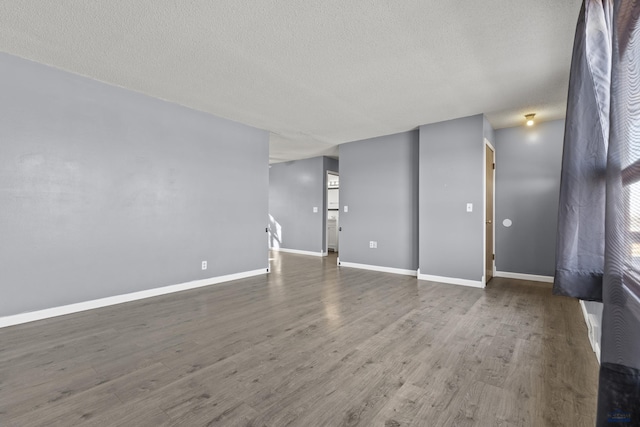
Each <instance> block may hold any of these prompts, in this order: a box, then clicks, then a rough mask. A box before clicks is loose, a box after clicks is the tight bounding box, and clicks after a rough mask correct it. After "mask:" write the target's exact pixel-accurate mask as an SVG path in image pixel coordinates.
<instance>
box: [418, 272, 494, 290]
mask: <svg viewBox="0 0 640 427" xmlns="http://www.w3.org/2000/svg"><path fill="white" fill-rule="evenodd" d="M418 280H427V281H429V282H438V283H446V284H448V285H460V286H469V287H472V288H480V289H484V287H485V285H484V283H483V282H482V280H469V279H458V278H455V277H445V276H434V275H431V274H418Z"/></svg>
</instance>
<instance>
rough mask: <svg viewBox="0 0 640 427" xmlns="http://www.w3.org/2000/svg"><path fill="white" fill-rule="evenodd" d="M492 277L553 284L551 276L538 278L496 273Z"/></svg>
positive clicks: (505, 272)
mask: <svg viewBox="0 0 640 427" xmlns="http://www.w3.org/2000/svg"><path fill="white" fill-rule="evenodd" d="M494 277H504V278H505V279H518V280H530V281H532V282H544V283H553V276H539V275H537V274H524V273H509V272H508V271H496V272H495V274H494Z"/></svg>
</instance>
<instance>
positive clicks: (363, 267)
mask: <svg viewBox="0 0 640 427" xmlns="http://www.w3.org/2000/svg"><path fill="white" fill-rule="evenodd" d="M338 265H340V267H349V268H359V269H361V270H371V271H378V272H381V273H392V274H402V275H404V276H413V277H416V276H417V274H418V272H417V271H416V270H406V269H403V268H394V267H382V266H379V265H369V264H359V263H356V262H345V261H339V264H338Z"/></svg>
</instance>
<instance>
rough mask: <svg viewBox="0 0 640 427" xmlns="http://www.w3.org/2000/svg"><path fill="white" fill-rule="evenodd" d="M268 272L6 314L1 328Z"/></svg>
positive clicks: (262, 272) (232, 275)
mask: <svg viewBox="0 0 640 427" xmlns="http://www.w3.org/2000/svg"><path fill="white" fill-rule="evenodd" d="M268 273H269V269H268V268H260V269H258V270H252V271H245V272H241V273H235V274H227V275H225V276H217V277H211V278H208V279H200V280H193V281H190V282H185V283H179V284H177V285H169V286H162V287H160V288H153V289H147V290H144V291H138V292H132V293H129V294H122V295H115V296H112V297H105V298H99V299H94V300H89V301H83V302H78V303H74V304H68V305H62V306H59V307H52V308H45V309H43V310H37V311H30V312H27V313H20V314H14V315H11V316H4V317H0V328H6V327H8V326H14V325H20V324H23V323H30V322H35V321H37V320H44V319H49V318H52V317H58V316H64V315H66V314H73V313H79V312H81V311H88V310H93V309H96V308H102V307H108V306H110V305H117V304H123V303H125V302H131V301H137V300H141V299H146V298H152V297H157V296H161V295H167V294H172V293H175V292H181V291H186V290H189V289H195V288H202V287H205V286H211V285H216V284H219V283H224V282H231V281H233V280H239V279H246V278H248V277H253V276H259V275H261V274H268Z"/></svg>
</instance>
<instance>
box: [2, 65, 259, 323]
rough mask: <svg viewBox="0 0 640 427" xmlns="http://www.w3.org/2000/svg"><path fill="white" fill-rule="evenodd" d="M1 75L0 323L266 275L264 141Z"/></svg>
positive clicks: (74, 84) (52, 75)
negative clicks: (190, 284)
mask: <svg viewBox="0 0 640 427" xmlns="http://www.w3.org/2000/svg"><path fill="white" fill-rule="evenodd" d="M0 69H1V70H2V74H1V79H0V93H2V96H1V97H0V182H1V183H2V185H1V186H0V206H2V209H0V236H2V245H0V265H1V266H2V267H1V268H0V286H1V287H2V289H3V292H2V298H0V316H7V315H12V314H17V313H21V312H27V311H33V310H38V309H44V308H50V307H54V306H60V305H65V304H70V303H76V302H81V301H87V300H92V299H96V298H102V297H108V296H113V295H119V294H125V293H130V292H135V291H141V290H145V289H151V288H157V287H161V286H166V285H173V284H177V283H183V282H187V281H191V280H197V279H203V278H209V277H214V276H221V275H226V274H232V273H239V272H244V271H250V270H256V269H262V268H265V269H266V268H267V245H266V236H265V223H266V221H265V217H266V214H267V194H268V133H267V132H264V131H261V130H257V129H253V128H250V127H247V126H244V125H241V124H238V123H234V122H230V121H227V120H223V119H220V118H216V117H214V116H211V115H208V114H205V113H201V112H197V111H194V110H190V109H187V108H184V107H181V106H178V105H175V104H170V103H167V102H164V101H161V100H158V99H153V98H150V97H147V96H144V95H141V94H137V93H133V92H129V91H126V90H123V89H120V88H117V87H112V86H108V85H106V84H103V83H100V82H97V81H93V80H90V79H86V78H83V77H80V76H77V75H73V74H70V73H66V72H63V71H59V70H56V69H53V68H49V67H46V66H44V65H40V64H36V63H33V62H29V61H26V60H23V59H19V58H16V57H13V56H10V55H6V54H0ZM203 260H207V261H208V264H209V266H208V270H206V271H202V270H201V261H203Z"/></svg>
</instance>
